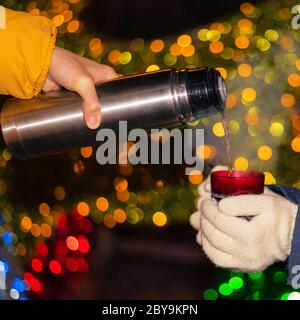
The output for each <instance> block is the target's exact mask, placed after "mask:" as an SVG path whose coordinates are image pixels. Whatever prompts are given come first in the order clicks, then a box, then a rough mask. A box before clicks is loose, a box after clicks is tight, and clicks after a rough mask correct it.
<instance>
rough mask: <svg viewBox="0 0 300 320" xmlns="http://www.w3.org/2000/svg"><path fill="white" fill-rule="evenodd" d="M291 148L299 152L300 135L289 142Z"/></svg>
mask: <svg viewBox="0 0 300 320" xmlns="http://www.w3.org/2000/svg"><path fill="white" fill-rule="evenodd" d="M291 146H292V149H293V150H294V151H295V152H300V137H296V138H294V139H293V140H292V142H291Z"/></svg>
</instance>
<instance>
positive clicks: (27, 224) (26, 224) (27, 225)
mask: <svg viewBox="0 0 300 320" xmlns="http://www.w3.org/2000/svg"><path fill="white" fill-rule="evenodd" d="M31 226H32V222H31V219H30V218H29V217H27V216H25V217H23V218H22V220H21V229H22V231H24V232H28V231H29V230H30V229H31Z"/></svg>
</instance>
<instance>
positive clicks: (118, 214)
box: [113, 209, 126, 223]
mask: <svg viewBox="0 0 300 320" xmlns="http://www.w3.org/2000/svg"><path fill="white" fill-rule="evenodd" d="M113 217H114V220H115V221H116V222H118V223H124V222H125V221H126V212H125V211H124V210H123V209H116V210H114V212H113Z"/></svg>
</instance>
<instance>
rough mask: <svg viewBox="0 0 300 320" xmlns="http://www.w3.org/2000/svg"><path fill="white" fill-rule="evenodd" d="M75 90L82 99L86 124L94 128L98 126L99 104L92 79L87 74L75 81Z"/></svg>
mask: <svg viewBox="0 0 300 320" xmlns="http://www.w3.org/2000/svg"><path fill="white" fill-rule="evenodd" d="M76 84H77V87H76V92H77V93H78V94H79V95H80V96H81V98H82V99H83V115H84V120H85V122H86V124H87V126H88V127H89V128H90V129H96V128H98V127H99V126H100V121H101V114H100V110H101V106H100V101H99V99H98V96H97V92H96V88H95V84H94V81H93V79H92V78H91V77H90V76H89V75H88V74H86V75H84V76H82V78H81V79H80V80H78V81H77V83H76Z"/></svg>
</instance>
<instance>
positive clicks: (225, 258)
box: [202, 234, 233, 268]
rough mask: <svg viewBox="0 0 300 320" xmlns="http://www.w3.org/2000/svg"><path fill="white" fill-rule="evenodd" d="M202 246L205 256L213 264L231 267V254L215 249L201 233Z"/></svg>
mask: <svg viewBox="0 0 300 320" xmlns="http://www.w3.org/2000/svg"><path fill="white" fill-rule="evenodd" d="M202 248H203V251H204V252H205V254H206V255H207V257H208V258H209V259H210V260H211V261H212V262H213V263H214V264H216V265H217V266H219V267H223V268H231V266H232V264H233V262H232V256H231V255H229V254H228V253H225V252H222V251H220V250H218V249H216V248H215V247H214V246H213V245H211V243H210V242H209V241H208V239H207V238H206V237H205V235H204V234H202Z"/></svg>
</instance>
